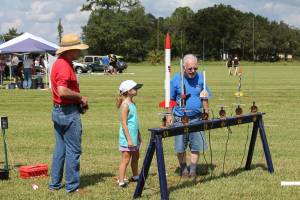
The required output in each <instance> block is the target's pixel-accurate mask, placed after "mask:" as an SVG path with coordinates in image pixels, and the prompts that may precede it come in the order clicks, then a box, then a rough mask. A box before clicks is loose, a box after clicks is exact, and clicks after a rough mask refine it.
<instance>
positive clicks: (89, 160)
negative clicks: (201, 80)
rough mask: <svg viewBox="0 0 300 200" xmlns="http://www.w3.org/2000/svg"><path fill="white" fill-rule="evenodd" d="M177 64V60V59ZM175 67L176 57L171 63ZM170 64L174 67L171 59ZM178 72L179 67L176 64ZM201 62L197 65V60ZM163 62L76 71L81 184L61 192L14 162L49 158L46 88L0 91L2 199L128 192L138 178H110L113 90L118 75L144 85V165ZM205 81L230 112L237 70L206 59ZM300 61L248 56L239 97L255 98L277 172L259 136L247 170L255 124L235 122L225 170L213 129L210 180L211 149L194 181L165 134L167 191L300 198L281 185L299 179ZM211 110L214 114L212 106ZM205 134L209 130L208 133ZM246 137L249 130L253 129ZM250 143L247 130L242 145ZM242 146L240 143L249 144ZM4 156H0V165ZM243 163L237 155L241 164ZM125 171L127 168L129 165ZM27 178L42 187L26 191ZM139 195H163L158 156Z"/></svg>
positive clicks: (219, 133) (114, 153)
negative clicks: (83, 99)
mask: <svg viewBox="0 0 300 200" xmlns="http://www.w3.org/2000/svg"><path fill="white" fill-rule="evenodd" d="M175 64H176V63H175V62H174V66H175ZM177 65H178V64H177ZM174 68H175V67H174ZM176 68H177V69H175V71H176V70H178V67H176ZM200 68H202V67H200ZM163 70H164V69H163V67H162V66H158V65H157V66H150V65H148V64H145V63H144V64H141V65H140V64H134V65H129V69H128V70H127V72H132V73H135V74H134V75H132V74H119V75H116V76H100V75H99V76H98V75H82V76H81V77H80V87H81V91H82V94H84V95H87V96H88V97H89V101H90V110H89V112H88V113H86V114H85V115H83V116H82V123H83V129H84V133H83V140H82V149H83V154H82V156H81V186H82V187H83V188H84V189H85V190H86V193H85V194H83V195H79V194H66V192H65V191H64V190H60V191H58V192H50V191H48V189H47V186H48V183H49V177H44V178H36V179H27V180H24V179H20V178H19V174H18V166H20V165H34V164H37V163H46V164H48V165H49V168H50V166H51V158H52V153H53V147H54V143H55V141H54V135H53V128H52V121H51V108H52V102H51V91H41V90H4V89H0V115H1V116H6V115H7V116H8V117H9V129H8V130H7V132H6V133H7V142H8V144H9V162H10V165H11V167H12V168H13V169H12V170H11V171H10V179H9V180H7V181H0V196H1V199H14V200H15V199H131V198H132V196H133V192H134V189H135V186H136V184H130V185H129V188H127V189H120V188H118V187H117V185H116V181H115V179H114V178H115V176H116V174H117V170H118V165H119V161H120V153H119V152H118V146H117V141H118V129H119V121H118V118H119V116H118V110H117V109H116V107H115V97H116V94H117V92H118V86H119V84H120V82H121V81H122V80H125V79H133V80H135V81H137V82H141V83H144V87H143V88H142V89H141V90H140V91H139V94H138V96H137V97H136V98H135V101H136V103H137V105H138V114H139V120H140V126H141V131H142V136H143V140H144V144H143V146H142V150H141V159H140V167H141V165H142V161H143V158H144V155H145V151H146V147H147V143H148V141H149V132H148V128H153V127H158V126H159V125H160V116H159V113H160V112H162V110H161V109H160V108H158V103H159V102H160V101H162V100H163V99H164V94H163V92H164V91H163V88H164V86H163V81H164V80H163V79H164V77H163V74H164V73H163ZM206 70H207V82H208V85H209V86H210V89H211V91H212V93H213V98H212V99H211V100H210V106H211V108H212V111H213V114H214V115H217V113H218V110H219V108H218V105H220V104H224V105H226V106H227V107H226V110H227V113H228V115H231V114H232V113H233V112H234V109H235V108H234V107H235V105H233V103H235V102H237V100H236V99H235V97H234V95H233V94H234V93H235V92H236V88H237V83H238V78H237V77H228V76H227V69H226V68H225V67H224V64H223V63H221V62H214V63H206ZM299 74H300V63H294V62H293V63H279V64H278V63H276V64H270V63H267V64H266V63H255V64H253V63H244V65H243V78H242V91H243V92H244V93H245V96H244V97H243V98H241V103H243V104H245V106H243V109H244V112H245V113H247V112H249V108H250V106H251V104H252V101H253V100H255V101H256V104H257V106H258V108H259V110H260V111H263V112H266V113H267V114H266V115H265V116H264V123H265V129H266V133H267V138H268V142H269V146H270V150H271V154H272V159H273V165H274V169H275V173H274V174H270V173H268V171H267V168H266V167H267V165H266V162H265V158H264V154H263V150H262V145H261V140H260V138H259V137H258V139H257V142H256V146H255V152H254V156H253V161H252V170H250V171H244V170H242V169H241V168H240V167H241V162H242V158H243V155H244V152H245V143H246V141H247V135H248V134H249V131H251V129H252V125H250V127H249V128H248V125H241V126H237V127H232V131H233V134H231V135H230V139H229V142H228V150H227V155H226V162H225V168H224V172H225V175H224V174H223V158H224V153H225V147H226V140H227V131H226V130H225V129H216V130H212V131H211V143H212V153H213V154H212V158H213V163H212V164H213V167H214V170H213V171H212V179H211V175H210V172H208V173H205V172H206V167H207V164H208V165H210V152H209V151H207V152H206V153H205V157H206V160H207V162H208V163H206V162H205V160H204V159H203V156H201V158H200V162H199V170H198V172H199V173H200V174H201V175H200V176H199V178H198V179H199V181H200V182H199V183H198V184H197V185H193V184H192V183H191V182H189V181H180V182H179V177H178V174H177V159H176V156H175V153H174V150H173V138H167V139H164V141H163V145H164V155H165V164H166V171H167V173H168V176H167V180H168V188H169V190H170V199H200V198H201V199H298V198H299V195H300V190H299V187H281V186H280V182H281V181H283V180H290V181H300V170H299V166H300V156H299V155H300V148H299V147H300V137H299V129H300V123H297V121H298V119H299V117H300V108H299V104H300V91H299V78H300V75H299ZM211 116H212V113H211ZM206 137H207V138H208V133H206ZM249 137H250V136H249ZM248 144H249V138H248V143H247V147H248ZM247 150H248V148H247V149H246V152H247ZM3 161H4V153H3V145H2V140H1V145H0V162H3ZM2 164H3V163H0V165H2ZM244 164H245V159H244V160H243V163H242V167H243V166H244ZM127 171H128V176H130V170H127ZM32 184H37V185H38V186H39V189H38V190H33V189H32ZM145 188H146V189H145V190H144V191H143V195H142V198H141V199H160V192H159V182H158V175H157V167H156V157H155V156H154V159H153V162H152V166H151V168H150V175H149V178H148V179H147V182H146V185H145Z"/></svg>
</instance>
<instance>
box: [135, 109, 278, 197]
mask: <svg viewBox="0 0 300 200" xmlns="http://www.w3.org/2000/svg"><path fill="white" fill-rule="evenodd" d="M263 115H265V113H262V112H257V113H250V114H244V115H239V116H234V117H224V118H217V119H209V120H202V121H198V122H195V123H189V124H188V125H182V126H173V127H169V128H151V129H149V131H150V132H151V138H150V142H149V145H148V148H147V152H146V155H145V159H144V162H143V167H142V169H141V172H140V175H139V180H138V183H137V186H136V189H135V192H134V195H133V198H134V199H135V198H138V197H141V195H142V192H143V188H144V185H145V181H146V179H147V177H148V172H149V169H150V165H151V161H152V159H153V155H154V152H155V151H156V159H157V167H158V176H159V184H160V194H161V199H163V200H167V199H169V193H168V186H167V179H166V169H165V161H164V153H163V144H162V138H166V137H173V136H176V135H183V134H188V133H192V132H198V131H206V130H211V129H217V128H223V127H230V126H236V125H240V124H246V123H253V128H252V135H251V140H250V144H249V149H248V156H247V161H246V164H245V170H250V169H251V163H252V157H253V152H254V147H255V142H256V138H257V132H258V131H259V134H260V138H261V141H262V145H263V151H264V155H265V159H266V163H267V166H268V171H269V172H270V173H273V172H274V168H273V163H272V158H271V153H270V149H269V145H268V141H267V136H266V133H265V128H264V123H263Z"/></svg>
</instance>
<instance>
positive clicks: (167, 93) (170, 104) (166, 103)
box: [159, 33, 176, 108]
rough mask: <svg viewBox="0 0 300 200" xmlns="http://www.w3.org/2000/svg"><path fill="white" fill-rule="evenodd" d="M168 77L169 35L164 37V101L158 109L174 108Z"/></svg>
mask: <svg viewBox="0 0 300 200" xmlns="http://www.w3.org/2000/svg"><path fill="white" fill-rule="evenodd" d="M170 76H171V39H170V35H169V33H167V35H166V43H165V101H163V102H161V103H160V104H159V106H160V107H164V108H169V107H174V106H176V102H175V101H170V92H171V91H170Z"/></svg>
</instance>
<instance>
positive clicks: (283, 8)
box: [0, 0, 300, 43]
mask: <svg viewBox="0 0 300 200" xmlns="http://www.w3.org/2000/svg"><path fill="white" fill-rule="evenodd" d="M0 2H1V7H0V33H1V34H2V33H6V32H7V31H8V29H9V28H11V27H14V28H17V29H18V31H19V32H29V33H32V34H36V35H38V36H41V37H44V38H45V39H47V40H49V41H52V42H55V43H56V42H57V24H58V20H59V18H61V19H62V24H63V27H64V33H70V32H75V33H78V34H80V33H81V27H82V26H83V25H85V24H86V22H87V20H88V17H89V12H80V8H81V5H82V4H83V3H85V2H86V0H59V1H57V0H0ZM141 3H142V5H143V6H144V7H145V10H146V12H147V13H152V14H153V15H155V16H162V17H165V16H170V14H171V13H172V12H173V11H174V10H175V8H176V7H183V6H189V7H190V8H191V9H193V10H194V11H197V10H199V9H202V8H205V7H209V6H213V5H214V4H220V3H223V4H225V5H231V6H232V7H234V8H236V9H239V10H241V11H243V12H253V13H255V14H259V15H262V16H264V17H267V18H268V19H269V20H276V21H280V20H283V21H284V22H285V23H288V24H290V25H291V26H294V27H297V28H300V0H272V1H270V0H251V1H249V0H224V1H213V0H141Z"/></svg>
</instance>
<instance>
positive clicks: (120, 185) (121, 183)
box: [119, 182, 128, 188]
mask: <svg viewBox="0 0 300 200" xmlns="http://www.w3.org/2000/svg"><path fill="white" fill-rule="evenodd" d="M127 186H128V183H127V182H119V187H122V188H125V187H127Z"/></svg>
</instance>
